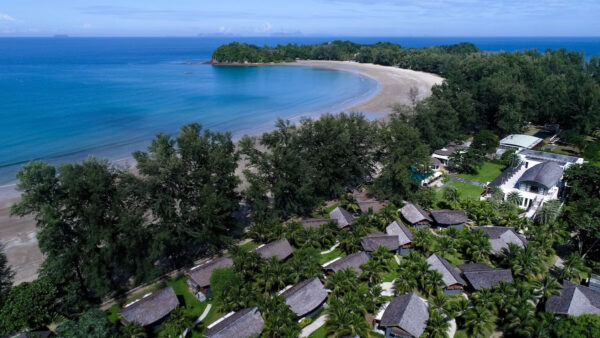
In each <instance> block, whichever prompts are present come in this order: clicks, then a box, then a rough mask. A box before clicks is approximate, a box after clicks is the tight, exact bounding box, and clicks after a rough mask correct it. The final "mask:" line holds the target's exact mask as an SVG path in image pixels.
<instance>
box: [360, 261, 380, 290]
mask: <svg viewBox="0 0 600 338" xmlns="http://www.w3.org/2000/svg"><path fill="white" fill-rule="evenodd" d="M360 267H361V269H362V273H361V274H360V279H362V280H364V281H366V282H367V283H369V285H375V284H379V283H381V279H382V277H381V273H382V272H383V267H382V266H381V265H380V264H379V263H377V262H376V261H374V260H373V259H369V260H368V261H367V262H366V263H365V264H363V265H361V266H360Z"/></svg>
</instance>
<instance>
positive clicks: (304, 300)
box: [279, 277, 327, 318]
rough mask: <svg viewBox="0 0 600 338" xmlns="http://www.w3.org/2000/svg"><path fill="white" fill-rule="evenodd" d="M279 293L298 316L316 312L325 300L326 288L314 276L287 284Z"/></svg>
mask: <svg viewBox="0 0 600 338" xmlns="http://www.w3.org/2000/svg"><path fill="white" fill-rule="evenodd" d="M279 295H280V296H282V297H283V298H285V303H286V304H287V305H288V306H289V307H290V309H291V310H292V312H294V313H295V314H296V316H297V317H298V318H302V317H306V316H310V315H312V314H314V313H316V312H317V311H319V309H320V308H321V306H322V305H323V303H325V301H326V300H327V290H326V289H325V287H324V286H323V283H321V281H320V280H319V278H316V277H315V278H312V279H307V280H304V281H302V282H300V283H298V284H296V285H294V286H288V287H287V288H285V289H283V290H282V291H281V292H279Z"/></svg>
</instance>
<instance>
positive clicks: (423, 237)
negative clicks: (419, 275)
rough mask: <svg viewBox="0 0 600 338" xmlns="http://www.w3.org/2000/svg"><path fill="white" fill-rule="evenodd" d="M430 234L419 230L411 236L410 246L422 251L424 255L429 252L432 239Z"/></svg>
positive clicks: (424, 230) (427, 231) (425, 230)
mask: <svg viewBox="0 0 600 338" xmlns="http://www.w3.org/2000/svg"><path fill="white" fill-rule="evenodd" d="M431 236H432V235H431V233H430V232H429V230H427V229H419V230H417V231H416V232H415V234H414V235H413V240H412V244H413V245H414V246H415V247H416V248H419V249H420V250H422V251H423V252H424V253H425V254H427V253H428V252H429V248H431V243H432V241H433V240H432V238H431Z"/></svg>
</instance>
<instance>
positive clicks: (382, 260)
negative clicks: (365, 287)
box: [371, 245, 394, 271]
mask: <svg viewBox="0 0 600 338" xmlns="http://www.w3.org/2000/svg"><path fill="white" fill-rule="evenodd" d="M392 258H394V254H392V253H391V252H390V251H389V250H388V249H387V248H386V247H384V246H383V245H380V246H379V247H378V248H377V250H375V251H373V253H372V254H371V260H373V261H375V263H377V264H378V265H379V266H380V267H381V268H382V270H384V271H391V269H392V267H393V266H390V264H389V263H390V260H391V259H392Z"/></svg>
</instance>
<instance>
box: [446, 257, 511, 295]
mask: <svg viewBox="0 0 600 338" xmlns="http://www.w3.org/2000/svg"><path fill="white" fill-rule="evenodd" d="M458 269H459V270H460V271H461V272H462V275H463V276H464V277H465V279H466V280H467V282H468V283H469V291H471V292H473V291H480V290H483V289H491V288H492V287H494V286H495V285H496V284H499V283H500V282H507V283H510V282H512V281H513V276H512V271H510V269H500V270H496V269H494V268H492V267H491V266H489V265H486V264H481V263H473V264H462V265H459V266H458Z"/></svg>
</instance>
